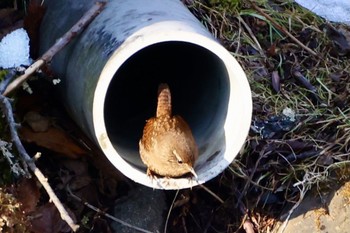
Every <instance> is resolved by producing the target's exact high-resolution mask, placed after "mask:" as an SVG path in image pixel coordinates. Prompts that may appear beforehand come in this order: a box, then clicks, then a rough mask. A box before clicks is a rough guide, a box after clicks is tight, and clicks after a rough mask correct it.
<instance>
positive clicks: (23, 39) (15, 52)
mask: <svg viewBox="0 0 350 233" xmlns="http://www.w3.org/2000/svg"><path fill="white" fill-rule="evenodd" d="M20 65H30V58H29V37H28V34H27V32H26V31H25V30H24V29H23V28H20V29H17V30H15V31H13V32H11V33H9V34H7V35H6V36H5V37H4V38H3V39H2V40H1V42H0V67H2V68H4V69H7V68H12V67H17V66H20Z"/></svg>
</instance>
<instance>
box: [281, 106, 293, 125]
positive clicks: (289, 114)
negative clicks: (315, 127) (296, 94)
mask: <svg viewBox="0 0 350 233" xmlns="http://www.w3.org/2000/svg"><path fill="white" fill-rule="evenodd" d="M282 114H283V115H284V116H286V117H288V118H289V120H290V121H292V122H294V121H295V112H294V110H293V109H291V108H285V109H283V111H282Z"/></svg>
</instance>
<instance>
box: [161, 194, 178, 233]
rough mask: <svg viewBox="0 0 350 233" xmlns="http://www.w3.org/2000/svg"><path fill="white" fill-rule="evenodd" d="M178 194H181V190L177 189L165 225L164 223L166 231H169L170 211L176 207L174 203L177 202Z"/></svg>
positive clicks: (165, 232)
mask: <svg viewBox="0 0 350 233" xmlns="http://www.w3.org/2000/svg"><path fill="white" fill-rule="evenodd" d="M178 195H179V190H177V191H176V193H175V196H174V199H173V202H172V203H171V206H170V208H169V211H168V215H167V216H166V221H165V225H164V233H167V230H168V222H169V217H170V213H171V211H172V210H173V208H174V204H175V201H176V198H177V196H178Z"/></svg>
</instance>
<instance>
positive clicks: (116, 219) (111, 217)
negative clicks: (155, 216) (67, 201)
mask: <svg viewBox="0 0 350 233" xmlns="http://www.w3.org/2000/svg"><path fill="white" fill-rule="evenodd" d="M67 191H68V193H69V195H71V196H72V197H73V198H74V199H76V200H77V201H79V202H81V203H83V204H84V205H85V206H87V207H88V208H90V209H92V210H94V211H96V212H97V213H100V214H103V215H104V216H106V217H108V218H110V219H112V220H113V221H115V222H118V223H120V224H122V225H124V226H127V227H130V228H132V229H135V230H137V231H140V232H144V233H152V232H151V231H147V230H144V229H142V228H139V227H135V226H133V225H131V224H129V223H127V222H125V221H123V220H120V219H118V218H116V217H114V216H112V215H110V214H108V213H106V212H104V211H102V210H100V209H99V208H97V207H95V206H93V205H91V204H89V203H87V202H85V201H83V200H82V199H81V198H80V197H78V196H77V195H75V194H74V193H73V192H72V191H71V190H70V188H69V186H67Z"/></svg>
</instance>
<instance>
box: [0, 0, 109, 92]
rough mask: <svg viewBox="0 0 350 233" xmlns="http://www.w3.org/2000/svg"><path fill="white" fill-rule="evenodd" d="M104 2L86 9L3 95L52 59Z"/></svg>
mask: <svg viewBox="0 0 350 233" xmlns="http://www.w3.org/2000/svg"><path fill="white" fill-rule="evenodd" d="M105 4H106V3H105V2H97V3H96V4H95V5H94V6H92V7H91V9H90V10H89V11H87V12H86V13H85V14H84V15H83V17H81V19H80V20H79V21H78V22H77V23H76V24H74V26H73V27H72V28H71V29H70V30H69V31H68V32H66V34H64V35H63V36H62V37H61V38H59V39H58V40H57V41H56V43H55V44H54V45H53V46H52V47H51V48H50V49H49V50H48V51H47V52H46V53H44V54H43V55H42V56H41V57H40V58H39V59H38V60H37V61H36V62H34V63H33V64H32V65H31V66H29V67H28V69H26V71H25V72H24V74H23V75H21V76H20V77H18V78H17V79H15V80H14V81H13V82H12V83H10V85H9V86H8V87H7V88H6V90H5V92H4V94H3V95H4V96H7V95H8V94H9V93H11V92H12V91H13V90H15V89H17V88H18V86H20V85H21V84H22V83H23V82H24V81H25V80H27V79H28V78H29V77H30V76H31V75H32V74H33V73H34V72H35V71H37V70H38V69H39V68H40V67H42V66H43V65H44V64H45V63H47V62H49V61H51V60H52V57H53V56H54V55H55V54H56V53H57V52H59V51H60V50H61V49H62V48H64V47H65V46H66V45H67V44H68V43H69V42H70V41H71V40H72V39H73V38H74V37H75V36H77V35H79V33H80V32H82V31H83V29H84V28H85V27H86V26H87V25H88V24H89V23H90V22H91V21H92V20H93V19H94V18H95V17H96V16H97V15H98V14H99V13H100V12H101V10H102V8H103V6H104V5H105Z"/></svg>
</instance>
